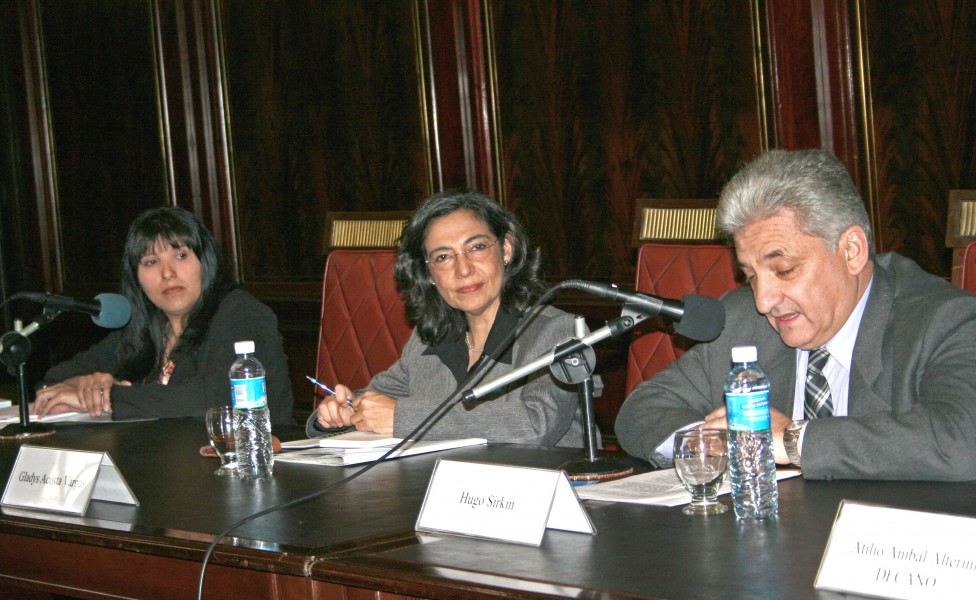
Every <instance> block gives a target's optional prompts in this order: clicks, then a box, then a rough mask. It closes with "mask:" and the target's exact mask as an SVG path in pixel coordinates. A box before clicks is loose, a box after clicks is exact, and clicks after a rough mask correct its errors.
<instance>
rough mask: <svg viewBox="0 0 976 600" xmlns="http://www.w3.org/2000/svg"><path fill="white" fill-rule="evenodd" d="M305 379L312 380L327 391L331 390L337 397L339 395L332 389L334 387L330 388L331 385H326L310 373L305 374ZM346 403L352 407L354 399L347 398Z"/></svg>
mask: <svg viewBox="0 0 976 600" xmlns="http://www.w3.org/2000/svg"><path fill="white" fill-rule="evenodd" d="M305 379H308V380H309V381H311V382H312V383H314V384H315V385H317V386H319V387H320V388H322V389H323V390H325V391H327V392H329V393H330V394H332V395H333V396H336V397H338V394H336V393H335V390H334V389H332V388H330V387H329V386H327V385H325V384H324V383H322V382H321V381H319V380H318V379H316V378H314V377H310V376H308V375H306V376H305ZM346 404H348V405H349V406H350V407H352V400H349V399H346Z"/></svg>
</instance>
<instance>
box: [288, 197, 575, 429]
mask: <svg viewBox="0 0 976 600" xmlns="http://www.w3.org/2000/svg"><path fill="white" fill-rule="evenodd" d="M394 273H395V277H396V281H397V287H398V288H399V289H400V291H401V292H402V293H404V294H405V296H406V304H407V313H408V316H409V317H410V319H411V321H412V322H413V323H414V327H415V328H414V331H413V334H412V335H411V337H410V339H409V340H408V341H407V344H406V346H405V347H404V349H403V353H402V354H401V355H400V358H399V360H397V362H396V363H395V364H394V365H393V366H392V367H390V368H389V369H388V370H386V371H384V372H383V373H379V374H378V375H376V376H375V377H373V379H372V381H371V382H370V383H369V385H368V386H367V387H366V389H364V390H359V391H358V392H357V393H353V391H352V390H350V389H349V388H348V387H347V386H345V385H341V384H339V385H336V387H335V391H336V395H335V396H330V397H328V398H325V399H324V400H323V401H322V402H321V403H320V404H319V406H318V408H317V410H316V411H315V412H314V413H313V414H312V416H311V417H310V418H309V421H308V423H307V427H306V428H307V432H308V434H309V435H310V436H315V435H321V434H322V433H323V432H324V431H325V430H328V429H332V428H336V427H341V426H349V425H354V426H355V427H356V428H357V429H359V430H365V431H375V432H377V433H383V434H392V435H394V436H397V437H404V436H406V435H407V434H409V433H410V432H411V431H412V430H413V429H414V428H415V427H416V426H417V425H418V424H419V423H420V422H421V421H422V420H423V419H424V418H426V417H427V416H428V415H429V414H431V413H432V412H433V411H434V410H435V409H436V407H437V406H438V405H439V404H440V403H441V402H442V401H443V400H444V399H445V398H447V397H448V396H449V395H450V394H452V393H454V392H455V391H456V389H457V387H458V385H460V383H461V382H462V381H464V380H465V378H466V377H467V375H468V373H469V371H470V370H471V369H473V368H474V367H475V365H476V364H480V361H482V359H484V360H485V361H488V360H491V361H492V363H493V364H492V366H491V367H490V369H489V370H488V372H487V373H486V375H485V379H484V381H490V380H492V379H493V378H496V377H500V376H502V375H505V374H507V373H510V372H511V371H512V370H513V369H514V367H515V366H520V365H522V364H524V363H526V362H528V361H529V360H532V359H535V358H538V357H539V356H541V355H543V354H544V353H546V352H548V351H551V350H552V349H553V347H554V346H555V345H556V344H557V343H558V342H560V341H562V340H564V339H566V338H570V337H573V333H574V331H573V319H572V317H571V316H570V315H568V314H567V313H565V312H563V311H561V310H558V309H556V308H553V307H551V306H546V307H544V308H543V309H542V310H541V311H539V312H536V313H534V314H531V315H528V318H527V319H523V317H526V311H527V310H528V309H529V308H530V307H531V306H532V305H533V304H534V303H535V301H536V300H537V299H538V298H539V296H540V295H541V293H542V292H543V291H544V290H545V286H544V284H543V282H542V279H541V276H540V258H539V251H538V249H537V248H531V247H530V246H529V243H528V239H527V237H526V234H525V230H524V229H523V227H522V225H521V224H520V223H519V222H518V219H516V217H515V215H513V214H512V213H511V212H509V211H508V210H506V209H505V208H504V207H502V206H501V205H500V204H498V203H497V202H495V201H493V200H491V199H490V198H488V197H486V196H484V195H482V194H479V193H477V192H470V191H460V192H443V193H439V194H435V195H434V196H431V197H430V198H428V199H427V200H426V201H425V202H424V203H423V204H422V205H421V206H420V208H418V209H417V210H416V211H415V212H414V213H413V215H412V216H411V217H410V220H409V222H408V223H407V225H406V227H405V228H404V232H403V235H402V236H401V239H400V246H399V250H398V254H397V259H396V265H395V267H394ZM520 319H522V320H524V321H525V322H523V323H520ZM517 325H519V326H520V328H521V329H520V332H519V335H518V336H517V337H516V338H515V342H514V344H511V345H505V346H500V343H501V342H502V341H503V338H505V337H506V336H507V335H508V333H509V332H510V331H511V330H512V328H514V327H516V326H517ZM424 437H425V438H428V439H437V438H467V437H484V438H487V439H488V440H489V441H493V442H521V443H532V444H542V445H561V446H574V447H581V446H582V445H583V429H582V419H581V412H580V409H579V401H578V398H577V394H576V390H575V388H573V387H571V386H565V385H563V384H560V383H558V382H557V381H556V380H555V378H553V377H552V375H551V374H550V373H549V372H548V371H547V370H543V371H542V372H539V373H536V374H534V375H530V376H529V377H527V378H525V379H523V380H521V381H518V382H515V383H513V384H511V385H509V386H507V387H506V388H505V389H504V390H503V391H501V392H498V393H496V394H494V395H491V396H489V397H487V398H485V399H483V400H481V401H478V402H475V403H473V404H472V405H462V404H460V403H458V404H455V405H454V406H453V407H451V409H450V410H448V411H447V412H446V413H445V414H444V415H443V416H442V417H441V418H440V419H439V420H438V421H437V422H436V423H434V424H433V425H432V426H431V427H430V429H428V430H427V432H426V433H425V434H424Z"/></svg>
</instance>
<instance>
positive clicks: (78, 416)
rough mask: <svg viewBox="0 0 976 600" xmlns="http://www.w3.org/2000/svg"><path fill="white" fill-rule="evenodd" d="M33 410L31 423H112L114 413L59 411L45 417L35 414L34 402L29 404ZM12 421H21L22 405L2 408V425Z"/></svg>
mask: <svg viewBox="0 0 976 600" xmlns="http://www.w3.org/2000/svg"><path fill="white" fill-rule="evenodd" d="M29 409H30V411H31V413H32V414H31V415H30V422H31V423H111V422H112V415H111V413H103V414H102V415H101V416H99V417H93V416H91V415H90V414H88V413H87V412H66V413H59V414H56V415H46V416H44V417H41V418H38V417H37V415H35V414H33V409H34V403H33V402H32V403H31V404H30V406H29ZM11 423H20V406H8V407H6V408H0V425H9V424H11Z"/></svg>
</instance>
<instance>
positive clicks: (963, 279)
mask: <svg viewBox="0 0 976 600" xmlns="http://www.w3.org/2000/svg"><path fill="white" fill-rule="evenodd" d="M962 256H963V257H962V267H961V268H960V269H959V287H961V288H962V289H964V290H966V291H967V292H969V293H970V294H976V241H972V242H969V244H968V245H967V246H966V248H965V249H964V250H963V255H962Z"/></svg>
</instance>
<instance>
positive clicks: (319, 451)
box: [275, 438, 488, 467]
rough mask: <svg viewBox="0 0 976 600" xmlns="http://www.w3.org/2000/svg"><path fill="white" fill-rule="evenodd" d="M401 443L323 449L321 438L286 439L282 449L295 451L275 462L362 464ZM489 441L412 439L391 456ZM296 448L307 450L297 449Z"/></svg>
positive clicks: (474, 444) (276, 456)
mask: <svg viewBox="0 0 976 600" xmlns="http://www.w3.org/2000/svg"><path fill="white" fill-rule="evenodd" d="M312 442H315V445H314V446H312V447H309V446H308V445H305V446H302V445H301V444H302V443H305V444H308V443H312ZM398 443H399V441H394V442H391V443H389V444H387V445H385V446H375V445H374V446H369V447H359V448H324V447H322V446H320V445H318V440H317V439H314V438H313V439H311V440H299V441H298V442H285V443H283V444H282V445H281V446H282V450H289V449H292V451H283V452H281V453H279V454H275V461H276V462H292V463H301V464H309V465H329V466H335V467H341V466H345V465H357V464H360V463H366V462H372V461H374V460H376V459H378V458H380V457H381V456H383V455H384V454H386V453H387V452H389V451H390V449H391V448H393V447H394V446H396V445H397V444H398ZM487 443H488V440H486V439H484V438H467V439H460V440H433V441H426V440H420V441H412V440H411V441H410V442H408V443H407V444H405V445H404V446H403V447H402V448H400V449H399V450H397V451H396V452H395V453H393V454H392V455H390V456H389V457H388V458H400V457H402V456H412V455H414V454H425V453H427V452H438V451H440V450H451V449H453V448H464V447H466V446H479V445H484V444H487ZM294 448H304V449H303V450H294Z"/></svg>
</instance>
